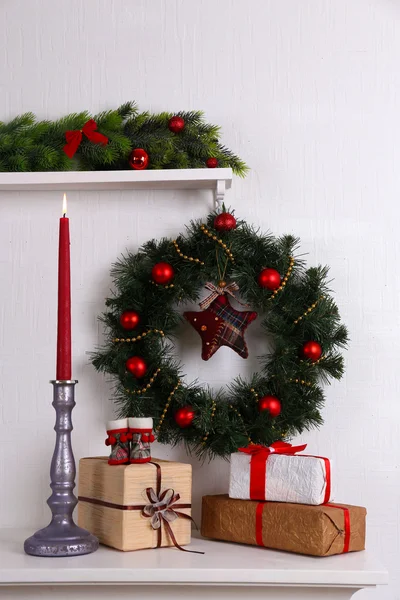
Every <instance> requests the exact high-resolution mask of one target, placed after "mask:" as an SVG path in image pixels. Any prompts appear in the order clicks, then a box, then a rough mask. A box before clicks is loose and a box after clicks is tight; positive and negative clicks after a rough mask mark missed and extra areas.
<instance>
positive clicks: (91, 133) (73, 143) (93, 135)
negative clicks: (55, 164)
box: [63, 119, 108, 158]
mask: <svg viewBox="0 0 400 600" xmlns="http://www.w3.org/2000/svg"><path fill="white" fill-rule="evenodd" d="M96 129H97V123H96V121H94V120H93V119H90V120H89V121H87V123H85V124H84V126H83V127H82V129H76V130H75V131H66V133H65V139H66V141H67V143H66V144H65V146H64V148H63V150H64V152H65V154H66V155H67V156H69V158H72V157H73V156H74V155H75V152H76V151H77V150H78V148H79V145H80V143H81V141H82V136H83V135H85V136H86V137H87V139H88V140H90V141H91V142H93V143H94V144H102V145H103V146H105V145H106V144H108V137H106V136H105V135H103V134H102V133H100V132H98V131H96Z"/></svg>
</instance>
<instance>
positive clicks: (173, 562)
mask: <svg viewBox="0 0 400 600" xmlns="http://www.w3.org/2000/svg"><path fill="white" fill-rule="evenodd" d="M31 534H32V531H26V530H15V529H3V530H0V585H1V586H19V585H33V586H35V585H55V584H59V585H83V584H98V585H107V584H112V583H118V584H123V583H124V584H134V585H138V584H141V585H159V584H165V585H184V584H186V585H233V586H241V585H246V586H249V585H256V586H260V585H261V586H271V585H273V586H284V587H286V586H307V587H312V586H316V587H320V586H323V587H325V586H326V587H330V586H332V587H368V586H375V585H379V584H385V583H387V572H386V571H385V570H384V569H383V568H381V567H380V566H379V563H378V562H377V561H376V559H375V558H374V557H372V556H370V555H369V554H368V553H367V552H356V553H351V554H346V555H341V556H332V557H329V558H313V557H308V556H300V555H296V554H289V553H285V552H275V551H272V550H267V549H264V548H263V549H261V548H256V547H251V546H243V545H240V544H228V543H224V542H215V541H209V540H204V539H200V538H198V537H195V538H194V539H193V542H192V544H191V545H190V547H189V548H190V549H192V550H201V551H204V552H205V554H204V555H199V554H188V553H184V552H180V551H179V550H176V549H175V548H162V549H159V550H140V551H137V552H119V551H118V550H112V549H110V548H106V547H104V546H101V547H100V549H99V550H98V551H97V552H95V553H94V554H89V555H86V556H80V557H72V558H38V557H34V556H28V555H26V554H24V551H23V543H24V539H25V538H26V537H28V536H29V535H31Z"/></svg>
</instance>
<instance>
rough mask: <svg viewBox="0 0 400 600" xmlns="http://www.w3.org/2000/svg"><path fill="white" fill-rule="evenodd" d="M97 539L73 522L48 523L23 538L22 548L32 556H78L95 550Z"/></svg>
mask: <svg viewBox="0 0 400 600" xmlns="http://www.w3.org/2000/svg"><path fill="white" fill-rule="evenodd" d="M98 547H99V540H98V539H97V538H96V537H95V536H94V535H92V534H91V533H89V531H86V529H82V528H81V527H78V526H77V525H75V523H73V522H72V523H66V524H65V525H61V526H60V525H59V524H58V523H53V522H52V523H50V525H48V526H47V527H44V528H43V529H39V531H37V532H36V533H34V534H33V535H32V536H31V537H30V538H28V539H27V540H25V543H24V550H25V552H26V553H27V554H31V555H32V556H51V557H56V556H79V555H82V554H90V553H91V552H95V551H96V550H97V548H98Z"/></svg>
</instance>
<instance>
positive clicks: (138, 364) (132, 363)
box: [125, 356, 147, 379]
mask: <svg viewBox="0 0 400 600" xmlns="http://www.w3.org/2000/svg"><path fill="white" fill-rule="evenodd" d="M125 366H126V369H127V371H129V373H132V375H133V376H134V377H136V379H142V378H143V377H144V376H145V375H146V373H147V364H146V361H145V360H144V359H143V358H142V357H141V356H131V357H130V358H128V360H127V361H126V363H125Z"/></svg>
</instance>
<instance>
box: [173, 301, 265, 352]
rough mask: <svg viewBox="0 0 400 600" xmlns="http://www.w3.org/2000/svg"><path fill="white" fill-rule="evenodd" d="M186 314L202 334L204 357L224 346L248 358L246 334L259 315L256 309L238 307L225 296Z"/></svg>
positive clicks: (186, 317)
mask: <svg viewBox="0 0 400 600" xmlns="http://www.w3.org/2000/svg"><path fill="white" fill-rule="evenodd" d="M183 316H184V317H185V319H187V321H189V323H190V324H191V325H192V326H193V327H194V329H195V330H196V331H197V332H198V333H199V334H200V337H201V339H202V342H203V346H202V351H201V358H202V359H203V360H208V359H209V358H211V357H212V356H213V354H215V353H216V351H217V350H218V349H219V348H220V347H221V346H228V348H232V350H234V351H235V352H236V353H237V354H239V356H241V357H242V358H247V357H248V355H249V351H248V349H247V344H246V342H245V339H244V333H245V331H246V329H247V327H248V326H249V325H250V323H251V322H252V321H254V319H255V318H256V317H257V313H256V312H252V311H247V310H242V311H240V310H236V309H235V308H233V307H232V306H231V304H230V302H229V300H228V298H227V296H226V295H221V296H218V297H217V298H216V300H214V301H213V302H212V303H211V304H210V306H209V307H208V308H207V309H206V310H203V311H199V312H185V313H183Z"/></svg>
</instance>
